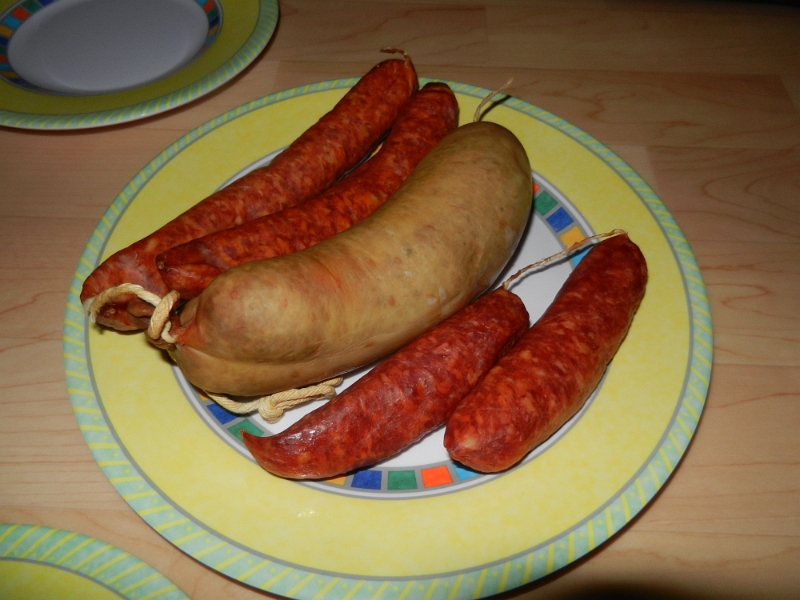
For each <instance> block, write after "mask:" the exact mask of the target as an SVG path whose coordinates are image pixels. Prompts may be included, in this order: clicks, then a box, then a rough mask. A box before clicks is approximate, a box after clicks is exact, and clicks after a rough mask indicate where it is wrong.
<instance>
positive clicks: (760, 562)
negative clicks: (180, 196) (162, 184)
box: [0, 0, 800, 600]
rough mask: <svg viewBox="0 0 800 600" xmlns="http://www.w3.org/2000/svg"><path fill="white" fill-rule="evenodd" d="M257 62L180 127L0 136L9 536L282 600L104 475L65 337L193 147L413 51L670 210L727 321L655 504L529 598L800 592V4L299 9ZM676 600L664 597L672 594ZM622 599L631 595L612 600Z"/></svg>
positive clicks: (288, 8) (303, 3) (311, 4)
mask: <svg viewBox="0 0 800 600" xmlns="http://www.w3.org/2000/svg"><path fill="white" fill-rule="evenodd" d="M280 6H281V16H280V22H279V25H278V27H277V30H276V32H275V35H274V37H273V39H272V41H271V42H270V44H269V46H268V47H267V49H266V51H265V52H263V53H262V54H261V55H260V56H259V57H258V58H257V59H256V60H255V61H254V63H253V64H252V65H251V66H249V67H248V68H247V69H246V70H245V71H244V72H243V73H242V74H241V75H240V76H238V77H236V78H234V79H233V80H232V81H230V82H229V83H227V84H225V85H223V86H222V87H221V88H219V89H217V90H216V91H214V92H212V93H210V94H208V95H207V96H204V97H202V98H200V99H199V100H196V101H194V102H192V103H190V104H188V105H186V106H183V107H181V108H178V109H176V110H173V111H171V112H168V113H165V114H162V115H158V116H155V117H151V118H147V119H144V120H141V121H136V122H131V123H128V124H121V125H116V126H111V127H106V128H99V129H93V130H85V131H64V132H53V131H31V130H20V129H12V128H0V150H1V151H2V152H1V154H2V158H1V159H0V182H2V185H0V238H2V240H3V243H2V247H1V248H2V249H0V257H2V258H1V259H0V280H1V281H2V288H0V389H1V390H2V397H0V402H1V403H2V409H0V410H2V412H0V432H1V433H0V521H3V522H14V523H32V524H39V525H47V526H51V527H56V528H61V529H68V530H71V531H76V532H79V533H83V534H86V535H90V536H93V537H96V538H99V539H102V540H104V541H106V542H109V543H111V544H114V545H115V546H117V547H120V548H122V549H124V550H127V551H128V552H130V553H132V554H134V555H135V556H137V557H139V558H141V559H142V560H143V561H145V562H147V563H148V564H150V565H152V566H153V567H155V568H156V569H158V570H160V571H161V572H162V573H164V574H165V575H166V576H167V577H168V578H169V579H171V580H172V581H173V582H174V583H176V584H177V585H178V586H179V587H180V588H181V589H182V590H184V591H185V593H186V594H187V595H188V596H189V597H191V598H193V599H196V600H205V599H214V600H218V599H220V598H226V599H234V598H240V599H245V598H247V599H256V598H263V597H265V596H266V594H263V593H260V592H257V591H254V590H252V589H250V588H248V587H246V586H243V585H241V584H239V583H236V582H233V581H231V580H229V579H226V578H224V577H222V576H220V575H219V574H217V573H216V572H214V571H212V570H210V569H208V568H206V567H204V566H203V565H201V564H200V563H198V562H196V561H195V560H193V559H191V558H189V557H187V556H185V555H184V554H182V553H181V552H180V551H179V550H177V549H176V548H175V547H173V546H172V545H170V544H169V543H168V542H167V541H165V540H164V539H163V538H162V537H161V536H160V535H159V534H158V533H156V532H155V531H154V530H152V529H151V528H150V527H149V526H148V525H147V524H146V523H145V522H144V521H143V520H142V519H141V518H140V517H139V516H138V515H137V514H136V513H135V512H134V511H133V510H131V508H129V506H128V505H127V504H126V503H125V501H123V499H122V498H121V496H120V495H119V494H118V493H117V491H116V490H115V489H114V488H113V487H112V485H111V484H110V483H109V481H108V479H107V478H106V477H105V476H104V475H103V473H102V471H101V470H100V468H99V467H98V465H97V463H96V462H95V460H94V459H93V457H92V455H91V453H90V451H89V449H88V447H87V444H86V442H85V441H84V439H83V437H82V435H81V432H80V431H79V429H78V426H77V423H76V420H75V416H74V415H73V411H72V408H71V405H70V401H69V398H68V395H67V390H66V385H65V374H64V367H63V362H62V323H63V319H64V309H65V304H66V299H67V293H68V288H69V286H70V281H71V279H72V277H73V273H74V271H75V267H76V264H77V262H78V258H79V256H80V254H81V251H82V249H83V248H84V245H85V244H86V241H87V240H88V238H89V236H90V234H91V233H92V230H93V229H94V227H95V225H96V224H97V222H98V220H99V219H100V217H101V215H102V214H103V212H104V211H105V210H106V208H107V207H108V206H109V204H110V202H111V201H112V200H113V199H114V198H115V196H116V195H117V194H118V193H119V192H120V191H121V189H122V188H123V187H124V186H125V184H126V183H127V182H128V181H129V180H130V179H131V178H132V177H133V176H134V175H135V174H136V173H138V172H139V170H140V169H141V168H142V167H143V166H144V165H146V164H147V163H148V162H149V161H150V160H152V159H153V157H155V156H156V155H157V154H158V153H159V152H161V151H162V150H163V149H164V148H166V147H167V146H168V145H170V144H171V143H172V142H174V141H175V140H177V139H178V138H179V137H181V136H183V135H184V134H186V133H187V132H189V131H191V130H192V129H194V128H195V127H197V126H199V125H201V124H203V123H204V122H206V121H208V120H210V119H211V118H213V117H215V116H217V115H219V114H221V113H223V112H225V111H227V110H229V109H231V108H234V107H236V106H239V105H241V104H243V103H245V102H248V101H250V100H253V99H256V98H259V97H262V96H265V95H267V94H270V93H272V92H275V91H278V90H283V89H288V88H291V87H294V86H298V85H301V84H306V83H311V82H316V81H322V80H327V79H333V78H340V77H353V76H359V75H360V74H362V73H364V72H365V71H366V70H367V69H368V68H369V67H371V66H372V65H373V64H375V63H376V62H378V61H379V60H381V56H380V55H378V54H376V49H378V48H381V47H385V46H396V47H401V48H403V49H404V50H406V51H407V52H408V53H409V54H410V55H411V56H412V58H413V59H414V62H415V65H416V67H417V70H418V73H419V75H420V76H423V77H436V78H443V79H450V80H454V81H460V82H465V83H469V84H472V85H475V86H480V87H484V88H489V89H494V88H498V87H500V86H501V85H502V84H503V83H504V82H505V81H506V79H507V78H508V77H509V76H513V77H514V82H513V84H512V86H511V88H510V90H509V92H510V93H511V94H513V95H514V96H517V97H519V98H521V99H523V100H525V101H527V102H530V103H532V104H534V105H536V106H540V107H542V108H544V109H546V110H548V111H550V112H552V113H554V114H556V115H558V116H559V117H561V118H563V119H565V120H567V121H569V122H571V123H573V124H574V125H576V126H577V127H579V128H581V129H583V130H584V131H586V132H588V133H589V134H590V135H592V136H594V137H595V138H597V139H598V140H600V141H601V142H602V143H604V144H605V145H607V146H608V147H609V148H611V149H612V150H613V151H614V152H616V153H617V154H618V155H619V156H621V157H622V158H623V159H624V160H625V161H627V162H628V163H629V164H630V165H631V166H632V167H633V168H634V169H635V170H636V171H637V172H638V173H639V174H640V175H642V176H643V178H644V179H645V180H646V181H647V183H649V185H650V186H651V187H652V188H653V189H654V190H655V191H656V192H657V194H658V195H659V196H660V198H661V199H662V201H663V202H664V204H665V205H666V206H667V208H668V209H669V210H670V211H671V213H672V215H673V216H674V217H675V219H676V220H677V222H678V224H679V225H680V227H681V228H682V230H683V232H684V234H685V235H686V237H687V239H688V240H689V243H690V244H691V247H692V249H693V251H694V253H695V255H696V258H697V260H698V262H699V265H700V267H701V269H702V273H703V277H704V280H705V284H706V286H707V291H708V297H709V300H710V304H711V312H712V317H713V325H714V365H713V374H712V381H711V386H710V392H709V394H708V398H707V403H706V407H705V411H704V413H703V416H702V419H701V422H700V425H699V428H698V430H697V432H696V435H695V438H694V440H693V442H692V444H691V446H690V448H689V450H688V452H687V454H686V455H685V458H684V460H683V462H682V463H681V464H680V466H679V467H678V468H677V469H676V471H675V473H674V475H673V477H672V478H671V479H670V481H669V482H668V483H667V484H666V485H665V487H664V488H663V489H662V491H661V492H660V494H659V495H658V496H657V498H656V499H655V500H654V501H653V502H652V503H650V504H649V505H648V506H647V507H646V509H645V510H644V511H642V513H641V514H640V515H639V516H638V517H637V518H635V519H634V521H633V522H632V523H630V524H629V525H628V527H627V528H626V529H625V530H624V531H623V532H621V533H620V534H618V535H617V536H615V537H614V538H613V539H612V540H611V541H610V542H609V543H607V544H605V545H603V546H602V547H600V548H599V549H597V550H596V551H594V552H592V553H591V554H590V555H589V556H587V557H584V558H583V559H581V560H579V561H577V562H576V563H574V564H573V565H571V566H569V567H567V568H565V569H563V570H562V571H560V572H558V573H556V574H554V575H552V576H550V577H548V578H546V579H544V580H542V581H539V582H536V583H533V584H531V585H529V586H526V587H523V588H520V589H517V590H514V591H512V592H508V593H506V594H504V595H506V596H509V597H531V598H538V597H542V598H584V597H586V598H590V597H596V596H597V595H598V594H599V593H600V592H612V593H613V592H615V593H617V594H621V593H623V592H625V593H628V594H629V595H628V596H625V597H629V598H639V597H641V598H645V597H647V598H652V597H670V598H671V597H675V598H678V597H680V598H707V597H708V598H712V597H713V598H721V597H730V598H746V597H764V598H785V597H790V596H794V597H796V596H797V595H800V568H798V565H799V564H800V470H799V468H798V457H800V436H798V435H797V431H798V430H800V325H798V323H799V322H800V321H799V320H798V315H800V302H798V298H800V278H799V277H798V274H800V267H798V265H800V211H799V208H800V8H794V7H790V6H781V5H779V4H773V3H768V2H761V3H748V2H726V1H711V0H707V1H691V0H684V1H677V0H676V1H669V0H640V1H633V0H631V1H625V0H619V1H614V0H574V1H572V0H570V1H568V0H542V1H533V0H531V1H524V0H516V1H515V0H454V1H452V2H437V1H433V0H427V1H426V0H416V1H414V2H408V1H405V0H394V1H388V0H386V1H382V2H370V1H366V0H333V1H323V0H282V1H281V3H280ZM659 594H660V595H659ZM609 597H613V596H609Z"/></svg>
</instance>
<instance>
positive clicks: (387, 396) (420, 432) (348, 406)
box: [242, 288, 529, 479]
mask: <svg viewBox="0 0 800 600" xmlns="http://www.w3.org/2000/svg"><path fill="white" fill-rule="evenodd" d="M528 324H529V321H528V311H527V310H525V305H524V304H523V302H522V300H520V299H519V297H518V296H516V295H514V294H512V293H511V292H508V291H506V290H504V289H502V288H501V289H499V290H495V291H494V292H492V293H490V294H487V295H485V296H483V297H481V298H479V299H478V300H476V301H475V302H473V303H472V304H470V305H468V306H466V307H465V308H462V309H461V310H460V311H459V312H457V313H456V314H455V315H453V316H452V317H450V318H449V319H447V320H445V321H443V322H442V323H440V324H439V325H437V326H436V327H434V328H433V329H432V330H430V331H429V332H427V333H424V334H423V335H422V336H420V337H418V338H417V339H416V340H414V341H413V342H411V343H410V344H409V345H408V346H405V347H404V348H402V349H400V350H398V351H397V352H396V353H395V354H393V355H392V356H390V357H389V358H387V359H386V360H384V361H383V362H381V363H380V364H378V365H377V366H376V367H375V368H373V369H372V370H371V371H370V372H369V373H367V374H366V375H364V376H363V377H362V378H361V379H359V380H358V381H356V382H355V383H354V384H353V385H352V386H350V387H349V388H347V389H346V390H344V392H342V393H341V394H340V395H339V396H337V397H335V398H334V399H333V400H331V401H330V402H328V403H327V404H325V405H323V406H322V407H320V408H318V409H317V410H315V411H313V412H311V413H309V414H307V415H305V416H304V417H303V418H302V419H300V420H299V421H298V422H296V423H294V424H293V425H292V426H290V427H289V428H288V429H286V430H285V431H283V432H281V433H279V434H276V435H273V436H270V437H256V436H253V435H250V434H247V433H246V432H242V436H243V440H244V443H245V445H246V446H247V448H248V450H250V452H251V453H252V455H253V457H254V458H255V459H256V461H257V462H258V464H259V465H261V466H262V467H263V468H264V469H266V470H267V471H269V472H270V473H273V474H275V475H279V476H281V477H288V478H291V479H319V478H325V477H333V476H335V475H340V474H344V473H347V472H349V471H352V470H354V469H358V468H361V467H366V466H370V465H374V464H376V463H378V462H380V461H382V460H384V459H387V458H389V457H391V456H394V455H395V454H398V453H399V452H401V451H402V450H404V449H405V448H407V447H408V446H410V445H411V444H413V443H414V442H417V441H419V440H420V439H422V438H423V437H424V436H425V435H426V434H428V433H430V432H431V431H433V430H435V429H438V428H439V427H441V426H442V425H444V424H445V422H446V421H447V418H448V417H449V416H450V414H451V413H452V411H453V409H454V408H455V407H456V405H457V404H458V402H459V401H460V400H461V399H462V398H463V397H464V396H465V395H466V394H467V393H468V392H469V391H470V390H471V389H472V388H473V387H474V386H475V384H476V383H477V382H478V381H480V379H481V378H482V377H483V376H484V375H485V374H486V372H487V371H488V370H489V369H490V368H491V367H492V365H494V364H495V362H497V359H498V358H499V357H500V356H501V355H502V354H503V353H504V352H505V351H506V350H507V349H508V348H509V347H511V346H512V345H513V344H514V342H516V341H517V340H518V339H519V337H520V336H521V335H522V334H523V333H524V332H525V331H526V330H527V328H528Z"/></svg>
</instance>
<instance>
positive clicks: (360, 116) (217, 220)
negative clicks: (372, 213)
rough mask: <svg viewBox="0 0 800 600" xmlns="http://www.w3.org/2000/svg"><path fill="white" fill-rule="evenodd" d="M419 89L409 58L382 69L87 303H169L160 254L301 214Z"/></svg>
mask: <svg viewBox="0 0 800 600" xmlns="http://www.w3.org/2000/svg"><path fill="white" fill-rule="evenodd" d="M417 87H418V83H417V76H416V72H415V71H414V67H413V65H412V64H411V61H410V60H409V59H408V57H406V59H405V60H397V59H392V60H387V61H384V62H382V63H380V64H378V65H376V66H375V67H373V69H372V70H370V71H369V72H368V73H367V74H366V75H364V76H363V77H362V78H361V79H360V80H359V82H358V83H357V84H356V85H355V86H353V88H351V89H350V90H349V91H348V92H347V94H346V95H345V96H344V97H343V98H342V99H341V100H340V101H339V102H338V103H337V104H336V106H335V107H334V108H333V109H332V110H331V111H330V112H329V113H327V114H326V115H324V116H323V117H322V118H321V119H320V120H319V121H318V122H317V123H316V124H314V125H313V126H312V127H311V128H309V129H308V130H307V131H306V132H305V133H303V134H302V135H301V136H300V137H299V138H298V139H297V140H295V141H294V142H293V143H292V144H291V145H290V146H289V147H288V148H286V150H284V151H283V152H281V153H280V154H279V155H278V156H277V157H275V159H274V160H273V161H272V162H271V164H269V165H268V166H266V167H263V168H261V169H258V170H256V171H253V172H252V173H250V174H248V175H245V176H244V177H242V178H241V179H239V180H237V181H235V182H233V183H232V184H230V185H228V186H226V187H225V188H223V189H222V190H219V191H218V192H216V193H214V194H212V195H211V196H209V197H208V198H206V199H205V200H203V201H201V202H199V203H198V204H197V205H195V206H193V207H192V208H190V209H189V210H187V211H186V212H184V213H183V214H181V215H179V216H178V217H176V218H175V219H173V220H172V221H170V222H169V223H167V224H166V225H164V226H163V227H162V228H160V229H159V230H157V231H156V232H154V233H152V234H150V235H148V236H147V237H145V238H144V239H142V240H140V241H138V242H136V243H134V244H132V245H131V246H129V247H127V248H125V249H123V250H120V251H119V252H117V253H115V254H114V255H112V256H111V257H109V258H108V259H107V260H106V261H104V262H103V263H102V264H101V265H100V266H98V267H97V268H96V269H95V270H94V271H93V272H92V273H91V274H90V275H89V277H88V278H87V279H86V281H85V282H84V284H83V290H82V292H81V302H83V303H86V301H87V300H89V299H91V298H93V297H95V296H97V295H98V294H100V293H101V292H103V291H105V290H107V289H109V288H112V287H114V286H117V285H120V284H122V283H134V284H138V285H141V286H142V287H144V288H145V289H146V290H148V291H150V292H153V293H155V294H158V295H159V296H163V295H165V294H166V293H167V292H168V291H169V290H168V288H167V286H166V285H165V284H164V282H163V281H162V280H161V276H160V275H159V273H158V269H157V268H156V264H155V258H156V256H157V255H158V254H160V253H161V252H163V251H164V250H167V249H169V248H172V247H174V246H177V245H179V244H182V243H184V242H188V241H189V240H192V239H195V238H198V237H200V236H203V235H206V234H208V233H211V232H214V231H219V230H222V229H226V228H228V227H233V226H235V225H240V224H242V223H244V222H246V221H250V220H252V219H255V218H257V217H260V216H262V215H265V214H271V213H274V212H276V211H279V210H282V209H284V208H287V207H289V206H294V205H296V204H298V203H300V202H302V201H303V200H305V199H307V198H309V197H312V196H315V195H316V194H318V193H320V192H321V191H323V190H324V189H326V188H328V187H329V186H330V185H332V184H333V183H334V182H335V181H336V180H337V179H338V178H339V177H340V176H341V175H342V174H344V173H345V172H346V171H347V170H348V169H349V168H351V167H352V166H353V165H355V164H356V163H358V161H359V160H361V159H362V158H363V157H364V156H365V155H366V154H367V152H369V151H370V149H371V148H373V147H374V146H375V144H376V143H377V142H378V141H379V140H380V138H381V137H382V136H383V135H384V133H385V132H386V131H388V129H389V128H390V127H391V125H392V124H393V123H394V121H395V119H396V117H397V114H398V111H399V110H400V107H401V106H402V105H403V104H404V103H405V101H406V100H407V99H408V98H409V97H410V96H411V95H412V94H413V93H414V92H415V91H416V90H417ZM131 300H133V301H131ZM129 302H130V306H129ZM151 312H152V307H150V306H149V305H146V304H144V303H143V302H141V301H139V300H136V299H135V297H134V296H132V295H126V296H122V297H119V298H118V299H116V300H115V301H113V302H109V303H107V304H106V305H105V306H104V307H103V308H102V309H101V310H100V312H99V314H98V315H97V322H98V323H100V324H103V325H107V326H109V327H113V328H115V329H119V330H132V329H141V328H143V327H146V326H147V323H148V318H149V315H150V314H151Z"/></svg>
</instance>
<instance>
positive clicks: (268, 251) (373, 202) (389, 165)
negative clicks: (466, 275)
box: [156, 82, 458, 300]
mask: <svg viewBox="0 0 800 600" xmlns="http://www.w3.org/2000/svg"><path fill="white" fill-rule="evenodd" d="M457 126H458V101H457V100H456V97H455V94H453V92H452V91H451V90H450V88H449V87H448V86H447V85H446V84H444V83H434V82H431V83H428V84H426V85H425V86H424V87H423V88H422V89H421V90H420V91H419V92H417V93H416V94H414V95H413V96H412V97H411V99H410V100H408V101H407V102H406V104H405V105H404V106H403V108H402V109H401V111H400V114H399V115H398V117H397V121H396V122H395V124H394V126H393V127H392V130H391V131H390V132H389V136H388V137H387V138H386V141H385V142H384V143H383V145H382V146H381V149H380V150H379V151H378V152H377V154H376V155H375V156H374V157H373V158H371V159H370V160H369V161H367V162H366V163H364V164H363V165H361V166H360V167H359V168H358V169H356V171H354V172H353V173H351V174H350V175H348V176H347V177H346V178H345V179H343V180H342V181H340V182H339V183H337V184H335V185H334V186H333V187H331V188H329V189H328V190H326V191H325V192H323V193H322V194H320V195H318V196H316V197H314V198H312V199H311V200H307V201H306V202H303V203H302V204H300V205H299V206H296V207H292V208H287V209H284V210H282V211H279V212H276V213H273V214H271V215H266V216H263V217H259V218H257V219H253V220H252V221H249V222H247V223H245V224H243V225H239V226H238V227H231V228H229V229H224V230H222V231H218V232H216V233H211V234H209V235H206V236H203V237H201V238H198V239H195V240H192V241H191V242H187V243H185V244H181V245H180V246H177V247H175V248H171V249H170V250H167V251H166V252H164V253H162V254H160V255H159V256H158V257H156V265H157V266H158V269H159V271H160V272H161V276H162V278H163V279H164V281H165V283H166V284H167V287H168V288H169V289H171V290H177V291H178V292H179V293H180V295H181V298H184V299H187V300H188V299H190V298H194V297H196V296H198V295H199V294H200V292H202V291H203V290H204V289H205V288H206V287H207V286H208V284H209V283H211V281H213V280H214V278H215V277H217V276H218V275H219V274H221V273H223V272H225V271H227V270H228V269H230V268H232V267H235V266H237V265H240V264H243V263H246V262H251V261H254V260H261V259H264V258H272V257H274V256H280V255H281V254H288V253H290V252H297V251H298V250H302V249H303V248H308V247H309V246H313V245H314V244H316V243H317V242H321V241H322V240H324V239H327V238H329V237H331V236H332V235H334V234H337V233H340V232H342V231H344V230H345V229H347V228H349V227H351V226H352V225H354V224H355V223H356V222H358V221H360V220H361V219H363V218H365V217H366V216H367V215H369V214H370V213H372V212H373V211H374V210H375V209H376V208H378V207H379V206H380V205H382V204H383V203H384V202H385V201H386V200H387V199H388V198H389V196H391V195H392V194H393V193H394V192H396V191H397V188H399V187H400V184H402V183H403V181H404V180H405V179H406V177H408V176H409V175H410V174H411V171H412V170H413V169H414V167H415V166H416V165H417V163H418V162H419V161H420V160H421V159H422V157H423V156H425V154H427V153H428V151H430V149H431V148H433V147H434V146H435V145H436V143H437V142H439V140H441V139H442V138H443V137H444V136H445V135H447V134H448V133H450V132H451V131H453V130H454V129H455V128H456V127H457Z"/></svg>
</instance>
